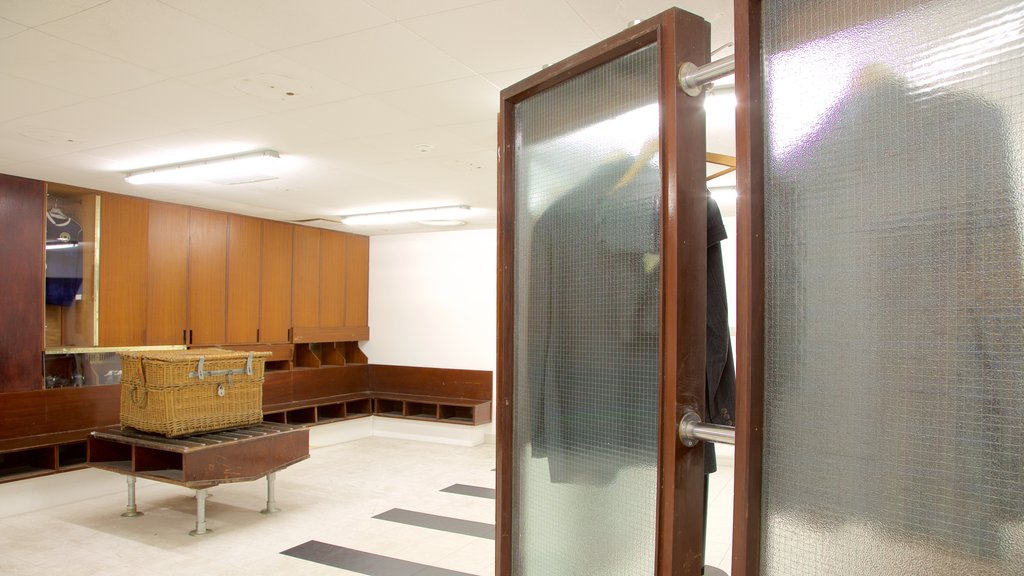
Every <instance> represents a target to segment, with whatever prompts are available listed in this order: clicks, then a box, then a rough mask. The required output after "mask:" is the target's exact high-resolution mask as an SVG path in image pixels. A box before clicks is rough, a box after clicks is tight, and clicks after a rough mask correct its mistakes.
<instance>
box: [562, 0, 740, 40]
mask: <svg viewBox="0 0 1024 576" xmlns="http://www.w3.org/2000/svg"><path fill="white" fill-rule="evenodd" d="M566 1H567V2H568V3H569V5H570V6H572V8H573V10H575V11H576V13H577V14H579V15H580V17H581V18H583V20H584V21H586V23H587V24H588V25H589V26H590V27H591V28H592V29H593V30H594V32H596V33H597V35H598V36H600V37H601V38H605V37H608V36H611V35H613V34H616V33H618V32H620V31H622V30H623V29H624V28H626V27H627V26H629V23H630V22H633V21H634V20H646V19H647V18H650V17H651V16H655V15H657V14H660V13H661V12H664V11H665V10H667V9H668V8H670V7H671V6H676V7H678V8H681V9H682V10H685V11H687V12H690V13H692V14H696V15H697V16H700V17H701V18H703V19H705V20H707V21H708V22H710V23H711V48H712V50H713V49H715V48H718V47H719V46H721V45H723V44H725V43H726V42H732V39H733V8H732V4H733V0H676V1H675V2H672V3H671V4H666V2H665V1H664V0H566Z"/></svg>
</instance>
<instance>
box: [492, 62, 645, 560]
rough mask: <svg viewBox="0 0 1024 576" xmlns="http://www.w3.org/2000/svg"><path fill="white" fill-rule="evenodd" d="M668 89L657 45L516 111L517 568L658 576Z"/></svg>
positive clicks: (549, 92)
mask: <svg viewBox="0 0 1024 576" xmlns="http://www.w3.org/2000/svg"><path fill="white" fill-rule="evenodd" d="M657 97H658V92H657V51H656V50H655V48H654V47H650V48H645V49H642V50H640V51H638V52H635V53H633V54H630V55H627V56H624V57H621V58H619V59H617V60H615V61H613V62H611V63H609V64H606V65H603V66H601V67H599V68H597V69H594V70H591V71H589V72H586V73H584V74H582V75H580V76H578V77H576V78H574V79H572V80H569V81H567V82H564V83H562V84H560V85H558V86H556V87H554V88H551V89H549V90H547V91H545V92H543V93H540V94H537V95H535V96H533V97H531V98H529V99H527V100H526V101H524V102H522V103H520V104H519V105H518V106H517V107H516V156H515V161H516V191H515V194H516V208H515V210H516V232H515V233H516V262H515V266H516V269H515V278H516V285H515V292H516V302H515V317H516V321H515V349H516V352H515V355H516V356H515V373H516V377H515V378H516V379H515V390H516V392H515V402H516V415H515V418H516V420H515V423H514V428H515V440H514V458H515V463H514V465H513V470H514V474H515V477H514V493H513V504H512V505H513V518H514V519H515V525H514V526H513V566H514V570H513V572H514V573H515V574H517V575H542V576H548V575H552V574H559V575H575V574H580V575H588V576H589V575H608V576H630V575H638V576H639V575H643V576H650V575H651V574H653V570H654V528H655V523H656V522H655V518H656V513H655V504H656V497H657V490H656V488H657V486H656V483H657V452H658V449H657V448H658V446H657V428H658V427H657V418H656V416H657V405H658V402H657V391H658V365H657V362H658V360H657V358H658V294H659V272H660V268H659V258H660V245H661V241H660V232H659V204H660V188H661V187H660V170H659V167H658V157H657V151H658V124H659V119H658V104H657ZM583 527H586V528H585V529H584V528H583Z"/></svg>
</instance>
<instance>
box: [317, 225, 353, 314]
mask: <svg viewBox="0 0 1024 576" xmlns="http://www.w3.org/2000/svg"><path fill="white" fill-rule="evenodd" d="M348 236H349V235H348V234H342V233H341V232H332V231H330V230H321V231H320V327H321V328H341V327H344V326H345V325H346V324H345V250H346V245H347V240H348Z"/></svg>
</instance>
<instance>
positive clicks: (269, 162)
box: [125, 150, 281, 184]
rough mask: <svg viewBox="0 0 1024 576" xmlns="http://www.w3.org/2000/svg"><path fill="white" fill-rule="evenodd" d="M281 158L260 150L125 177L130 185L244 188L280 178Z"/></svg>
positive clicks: (142, 171)
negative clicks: (211, 184) (193, 184)
mask: <svg viewBox="0 0 1024 576" xmlns="http://www.w3.org/2000/svg"><path fill="white" fill-rule="evenodd" d="M280 160H281V157H280V155H279V154H278V153H277V151H275V150H258V151H256V152H245V153H242V154H231V155H228V156H217V157H215V158H204V159H201V160H190V161H188V162H178V163H175V164H166V165H163V166H153V167H150V168H140V169H138V170H132V171H131V172H129V173H128V174H127V175H126V176H125V180H126V181H127V182H128V183H130V184H152V183H157V182H160V183H185V182H199V181H206V182H215V183H217V184H244V183H247V182H260V181H262V180H273V179H274V178H277V175H276V169H277V164H278V163H279V162H280Z"/></svg>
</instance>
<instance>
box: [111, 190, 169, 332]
mask: <svg viewBox="0 0 1024 576" xmlns="http://www.w3.org/2000/svg"><path fill="white" fill-rule="evenodd" d="M188 235H189V208H188V206H179V205H177V204H164V203H162V202H152V203H150V205H149V236H148V239H147V240H148V242H147V246H148V262H147V275H146V285H147V286H146V287H147V293H148V302H147V308H146V344H148V345H161V344H187V343H188V338H187V336H188V334H187V332H188V326H187V317H186V311H187V303H188V256H189V250H188ZM100 241H101V242H102V238H101V240H100ZM104 258H105V257H104V256H103V255H102V253H101V254H100V266H101V267H102V266H103V261H104ZM100 299H103V294H102V293H101V294H100Z"/></svg>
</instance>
